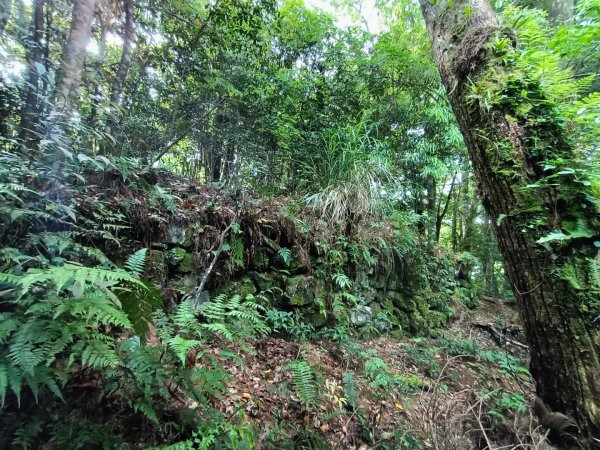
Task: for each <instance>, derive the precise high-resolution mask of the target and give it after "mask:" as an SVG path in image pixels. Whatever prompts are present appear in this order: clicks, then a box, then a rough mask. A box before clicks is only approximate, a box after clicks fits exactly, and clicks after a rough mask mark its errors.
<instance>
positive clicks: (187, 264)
mask: <svg viewBox="0 0 600 450" xmlns="http://www.w3.org/2000/svg"><path fill="white" fill-rule="evenodd" d="M179 271H180V272H181V273H190V272H193V271H194V255H193V254H191V253H186V254H185V256H184V257H183V260H182V261H181V264H180V265H179Z"/></svg>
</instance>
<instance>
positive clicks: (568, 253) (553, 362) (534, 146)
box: [420, 0, 600, 448]
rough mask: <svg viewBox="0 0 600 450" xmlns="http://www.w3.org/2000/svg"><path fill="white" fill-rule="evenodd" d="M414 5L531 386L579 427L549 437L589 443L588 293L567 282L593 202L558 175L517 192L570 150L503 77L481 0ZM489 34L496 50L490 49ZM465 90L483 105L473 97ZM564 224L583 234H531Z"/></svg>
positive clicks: (581, 267) (592, 231) (595, 430)
mask: <svg viewBox="0 0 600 450" xmlns="http://www.w3.org/2000/svg"><path fill="white" fill-rule="evenodd" d="M420 3H421V9H422V11H423V16H424V18H425V22H426V25H427V29H428V31H429V35H430V37H431V40H432V48H433V56H434V60H435V62H436V65H437V66H438V69H439V71H440V75H441V78H442V81H443V83H444V85H445V87H446V91H447V93H448V96H449V99H450V104H451V105H452V109H453V110H454V113H455V115H456V118H457V120H458V123H459V126H460V129H461V131H462V134H463V137H464V139H465V144H466V146H467V148H468V150H469V156H470V159H471V162H472V165H473V170H474V173H475V177H476V180H477V183H478V188H479V193H480V196H481V198H482V202H483V205H484V207H485V209H486V211H487V214H488V216H489V217H490V220H491V222H492V226H493V228H494V233H495V235H496V238H497V240H498V244H499V247H500V250H501V253H502V256H503V258H504V263H505V266H506V270H507V273H508V277H509V280H510V282H511V285H512V288H513V291H514V293H515V297H516V299H517V303H518V307H519V312H520V315H521V318H522V320H523V324H524V328H525V333H526V336H527V339H528V341H529V344H530V347H531V363H530V365H531V372H532V375H533V376H534V378H535V380H536V390H537V394H538V396H539V397H540V398H541V399H542V400H543V401H544V402H546V403H547V404H548V405H549V406H550V407H551V409H552V410H553V411H558V412H562V413H565V414H567V415H569V416H570V417H572V418H573V419H574V420H575V421H576V422H577V423H578V424H579V429H580V431H579V432H575V434H577V435H578V441H579V442H578V443H577V444H575V443H573V442H568V437H567V436H566V435H562V436H559V437H560V438H562V439H563V441H562V443H561V444H560V445H562V446H563V447H564V448H569V447H573V448H575V447H576V446H577V445H580V447H579V448H599V447H600V440H599V439H600V364H599V362H598V351H599V349H598V347H597V346H596V344H595V343H594V340H593V338H592V336H591V332H590V331H589V328H588V327H589V324H588V321H587V319H586V318H584V317H583V315H582V314H583V313H582V312H581V307H582V305H584V304H586V302H587V303H589V302H590V301H593V300H594V294H590V293H589V292H588V290H586V289H582V288H581V286H579V288H578V287H577V285H578V283H579V281H578V280H584V279H586V276H588V277H589V272H588V273H587V274H586V273H585V271H586V270H589V269H586V267H589V266H590V265H593V264H595V262H594V260H593V258H595V256H596V253H597V249H596V248H594V241H596V240H600V230H599V229H598V223H599V222H598V219H599V217H598V214H597V213H596V205H595V204H594V203H593V202H591V201H590V200H589V198H590V197H587V196H586V193H585V192H582V191H583V190H584V189H586V188H585V187H584V186H583V185H579V184H577V183H575V182H574V181H573V179H572V178H569V177H568V176H567V175H561V174H558V173H555V175H556V177H557V178H556V179H555V180H553V183H547V184H549V185H545V186H544V187H540V188H539V189H536V190H533V191H531V190H528V188H527V186H530V185H531V184H532V183H535V182H539V181H542V180H543V179H544V177H545V176H548V175H551V174H553V172H552V169H548V168H547V167H546V168H544V164H545V163H544V162H545V161H547V160H558V159H559V158H562V159H564V160H569V159H571V158H573V157H574V150H573V148H572V147H571V144H570V143H569V141H568V139H567V138H566V136H565V134H564V133H565V131H564V127H563V125H562V123H561V122H560V119H559V114H558V113H557V111H556V109H555V106H554V105H553V103H552V102H550V101H548V99H547V98H546V96H545V93H544V90H543V88H542V87H541V85H540V83H539V80H538V79H537V78H536V74H534V73H529V74H528V73H523V72H521V73H519V74H518V76H514V77H511V71H513V70H514V69H513V67H514V63H513V62H511V61H514V58H516V52H515V51H514V47H513V45H514V38H513V34H512V32H511V31H510V30H506V29H501V28H500V26H499V24H498V21H497V19H496V16H495V14H494V12H493V10H492V8H491V7H490V6H489V5H488V4H487V3H486V1H485V0H454V1H453V2H448V1H438V2H436V3H435V4H434V3H431V2H430V1H429V0H420ZM499 42H500V43H502V42H504V44H506V46H505V47H503V46H498V45H495V43H499ZM511 58H513V59H512V60H511ZM524 92H526V93H527V94H526V95H524V94H523V93H524ZM474 94H475V95H478V96H479V97H478V98H479V99H483V98H484V96H487V98H488V99H489V98H491V99H492V102H491V103H489V102H487V103H485V102H484V101H483V100H481V101H480V100H479V99H478V98H475V99H474V98H473V97H474ZM523 111H527V112H526V113H523ZM544 169H546V170H544ZM573 220H577V221H579V222H580V223H581V225H582V226H585V228H586V229H587V230H588V233H587V236H585V237H581V236H578V237H574V236H572V237H571V239H570V240H567V241H564V242H560V243H556V242H549V243H546V244H545V245H541V244H540V243H538V242H537V241H538V240H539V239H540V238H541V237H544V236H546V235H548V234H549V233H550V232H551V231H553V230H564V231H565V232H567V230H566V229H565V228H564V226H565V224H566V223H568V222H569V221H573ZM589 235H591V237H588V236H589ZM588 263H589V264H588ZM574 277H577V278H576V279H575V280H574ZM582 277H583V278H582ZM581 283H585V282H584V281H581ZM595 299H596V300H597V295H596V297H595ZM569 431H572V430H569Z"/></svg>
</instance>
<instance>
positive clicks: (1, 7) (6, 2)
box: [0, 0, 12, 35]
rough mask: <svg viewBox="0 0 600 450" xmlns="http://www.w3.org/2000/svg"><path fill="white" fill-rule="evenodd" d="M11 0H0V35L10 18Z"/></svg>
mask: <svg viewBox="0 0 600 450" xmlns="http://www.w3.org/2000/svg"><path fill="white" fill-rule="evenodd" d="M11 7H12V1H11V0H0V35H2V34H3V33H4V30H5V29H6V25H7V24H8V19H10V10H11Z"/></svg>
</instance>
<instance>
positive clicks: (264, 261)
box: [250, 248, 269, 272]
mask: <svg viewBox="0 0 600 450" xmlns="http://www.w3.org/2000/svg"><path fill="white" fill-rule="evenodd" d="M250 267H251V268H252V269H254V270H256V271H258V272H266V271H267V269H268V268H269V257H268V256H267V253H266V252H265V251H264V250H263V249H262V248H259V249H258V250H256V253H255V254H254V255H253V256H252V258H251V259H250Z"/></svg>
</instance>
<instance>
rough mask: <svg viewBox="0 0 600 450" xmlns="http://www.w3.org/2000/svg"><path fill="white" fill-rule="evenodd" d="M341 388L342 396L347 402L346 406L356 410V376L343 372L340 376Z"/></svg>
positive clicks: (357, 396) (357, 395)
mask: <svg viewBox="0 0 600 450" xmlns="http://www.w3.org/2000/svg"><path fill="white" fill-rule="evenodd" d="M342 386H343V387H344V396H345V397H346V400H347V402H348V405H350V407H352V409H356V406H357V405H358V398H359V394H358V389H357V387H356V375H354V374H353V373H352V372H344V373H343V374H342Z"/></svg>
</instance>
